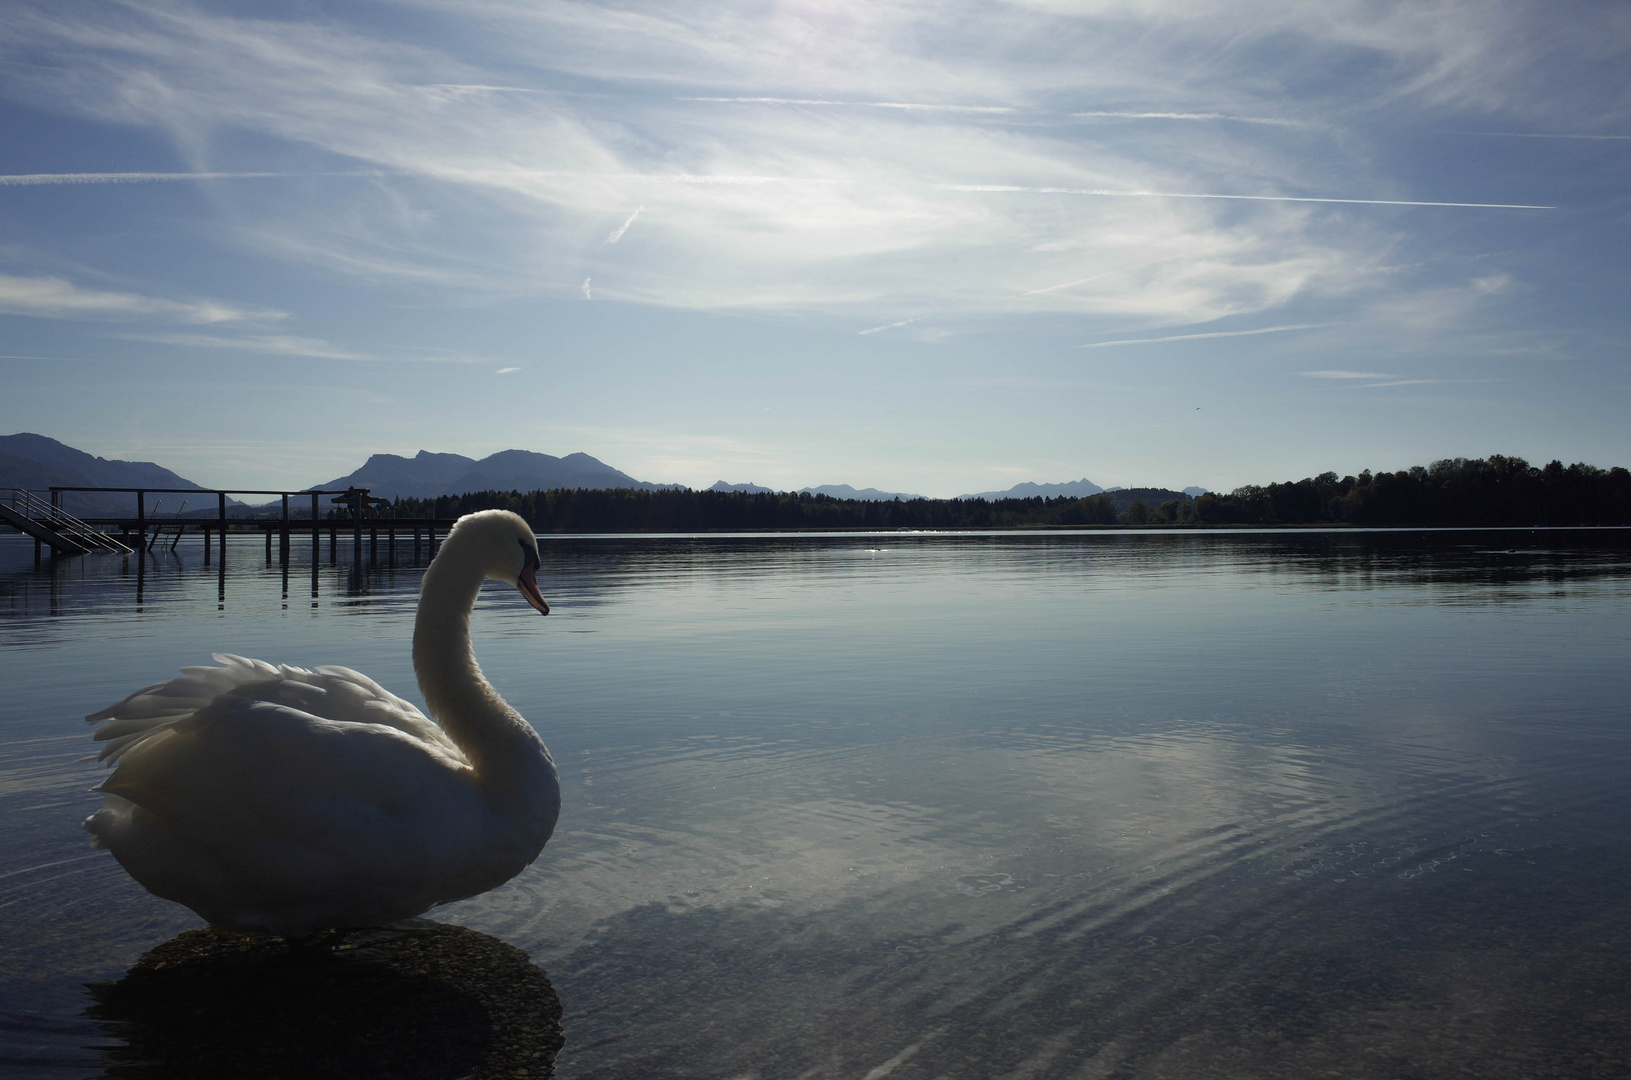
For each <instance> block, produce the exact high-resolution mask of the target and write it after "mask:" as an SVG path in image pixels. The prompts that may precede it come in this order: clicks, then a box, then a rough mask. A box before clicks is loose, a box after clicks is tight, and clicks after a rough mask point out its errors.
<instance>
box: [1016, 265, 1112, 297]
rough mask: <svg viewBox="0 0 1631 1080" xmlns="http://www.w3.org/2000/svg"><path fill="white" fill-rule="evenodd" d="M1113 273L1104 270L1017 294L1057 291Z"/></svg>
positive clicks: (1033, 294) (1026, 294) (1037, 294)
mask: <svg viewBox="0 0 1631 1080" xmlns="http://www.w3.org/2000/svg"><path fill="white" fill-rule="evenodd" d="M1113 273H1115V271H1114V270H1106V271H1105V272H1104V273H1102V274H1094V275H1093V276H1092V277H1085V278H1077V279H1076V280H1075V281H1067V282H1065V283H1064V284H1062V285H1045V286H1043V287H1042V288H1040V289H1027V290H1026V291H1025V292H1022V293H1020V294H1019V295H1021V296H1041V295H1042V294H1043V293H1051V292H1058V291H1059V290H1060V289H1069V288H1072V287H1074V286H1077V285H1086V284H1087V283H1088V282H1089V281H1097V280H1099V279H1100V278H1101V277H1109V276H1110V275H1111V274H1113Z"/></svg>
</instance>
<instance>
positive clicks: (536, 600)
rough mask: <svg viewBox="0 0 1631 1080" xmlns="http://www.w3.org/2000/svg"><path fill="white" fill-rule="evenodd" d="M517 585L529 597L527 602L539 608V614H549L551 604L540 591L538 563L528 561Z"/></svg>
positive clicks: (523, 594)
mask: <svg viewBox="0 0 1631 1080" xmlns="http://www.w3.org/2000/svg"><path fill="white" fill-rule="evenodd" d="M516 585H517V586H519V587H520V589H521V595H522V596H525V597H526V598H527V603H529V604H531V605H532V606H533V607H535V608H537V609H538V614H540V615H548V614H549V604H548V603H547V602H546V601H545V600H544V594H543V593H541V592H539V591H538V564H537V563H535V562H528V563H527V565H526V567H525V568H524V569H523V570H522V571H521V576H520V577H519V578H517V579H516Z"/></svg>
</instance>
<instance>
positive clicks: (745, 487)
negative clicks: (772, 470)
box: [708, 480, 776, 495]
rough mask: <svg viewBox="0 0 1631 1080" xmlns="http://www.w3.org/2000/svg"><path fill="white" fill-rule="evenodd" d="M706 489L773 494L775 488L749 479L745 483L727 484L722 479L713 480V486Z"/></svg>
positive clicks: (750, 493) (748, 493) (749, 493)
mask: <svg viewBox="0 0 1631 1080" xmlns="http://www.w3.org/2000/svg"><path fill="white" fill-rule="evenodd" d="M708 490H709V491H726V492H729V491H739V492H742V493H743V494H747V495H773V494H775V491H776V489H775V488H767V487H760V486H759V485H758V484H755V483H753V482H751V481H750V482H748V483H746V484H727V483H726V482H725V481H723V480H720V481H717V482H715V484H714V486H713V487H711V488H709V489H708Z"/></svg>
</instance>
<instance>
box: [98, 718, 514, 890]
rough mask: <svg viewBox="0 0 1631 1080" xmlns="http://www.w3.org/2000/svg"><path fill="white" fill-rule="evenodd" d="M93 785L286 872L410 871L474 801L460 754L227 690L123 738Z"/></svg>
mask: <svg viewBox="0 0 1631 1080" xmlns="http://www.w3.org/2000/svg"><path fill="white" fill-rule="evenodd" d="M101 790H102V791H103V792H105V793H107V794H109V795H115V796H118V797H119V798H121V799H125V800H127V801H129V802H130V803H132V804H134V805H135V806H137V807H140V808H141V809H142V810H144V811H146V812H147V813H149V814H152V815H154V816H156V817H158V818H160V819H162V820H163V822H164V824H165V826H166V827H167V828H169V829H172V830H175V832H176V833H177V834H178V835H181V836H184V837H186V839H187V840H188V841H189V842H190V843H192V844H195V845H198V846H200V847H204V848H208V849H211V850H214V851H216V852H218V853H220V854H221V856H222V857H225V858H229V859H231V860H232V861H234V862H237V863H239V864H240V865H242V866H245V867H253V868H254V869H255V870H256V872H257V873H264V874H265V875H266V876H267V877H268V878H269V879H272V880H277V879H279V878H281V879H283V883H284V884H285V885H287V884H289V883H290V881H289V878H290V877H291V875H292V876H294V877H299V876H302V875H305V874H308V873H318V874H323V873H331V872H333V869H334V868H335V867H336V866H338V865H342V864H343V865H344V866H345V867H346V868H347V869H346V872H347V873H350V874H360V875H362V876H365V877H366V876H374V875H378V876H398V875H407V876H410V877H411V876H412V875H413V874H414V873H416V872H419V873H422V872H424V868H425V867H428V866H431V865H438V864H439V861H445V860H446V859H447V858H448V857H449V855H450V854H453V852H454V851H456V849H457V846H458V845H459V844H460V843H461V842H464V841H465V840H467V838H468V837H469V836H471V835H474V834H476V833H478V832H479V829H480V825H481V822H480V818H481V815H482V814H483V813H484V812H485V805H484V801H483V800H482V798H481V795H480V791H479V787H478V786H477V784H476V782H475V779H474V776H473V774H472V773H471V771H470V769H469V767H468V766H467V765H465V764H464V762H463V761H462V759H458V758H454V757H452V756H450V755H448V754H445V753H443V752H442V751H441V748H440V747H439V746H438V745H435V744H430V743H426V742H425V741H423V740H421V739H417V738H415V737H414V736H413V735H411V734H408V733H406V732H403V731H401V730H399V729H397V728H394V727H391V726H388V725H383V724H358V723H354V722H347V721H335V720H329V719H325V718H323V717H321V716H317V715H313V714H311V713H308V712H304V711H302V710H301V709H299V708H295V707H292V706H290V705H287V704H280V703H276V702H272V701H266V700H261V699H257V698H249V697H239V696H235V695H223V696H221V697H219V698H217V699H216V700H214V701H212V702H211V703H210V704H208V705H207V706H205V707H204V708H202V709H200V710H198V711H197V712H194V713H192V714H190V715H189V716H187V717H184V718H181V719H179V720H176V721H172V722H170V723H169V724H168V725H167V726H166V727H164V728H163V729H161V730H157V731H154V732H152V733H150V734H149V735H148V736H147V737H145V738H143V739H141V740H140V741H139V742H137V743H134V744H132V745H130V746H129V747H128V748H127V749H126V750H125V752H124V754H123V757H122V760H121V761H120V762H119V765H118V768H117V769H116V770H115V771H114V772H113V774H112V775H111V776H109V777H108V778H107V780H106V781H104V782H103V784H102V785H101ZM450 849H451V850H450Z"/></svg>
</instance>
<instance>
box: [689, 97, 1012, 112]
mask: <svg viewBox="0 0 1631 1080" xmlns="http://www.w3.org/2000/svg"><path fill="white" fill-rule="evenodd" d="M675 100H677V101H713V102H735V103H740V104H744V105H825V106H842V107H848V108H852V109H905V110H907V111H909V112H966V113H1012V112H1018V111H1019V110H1017V109H1012V108H1009V107H1008V106H1006V105H936V104H933V103H931V102H925V101H834V100H831V99H828V98H782V97H682V98H676V99H675Z"/></svg>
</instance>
